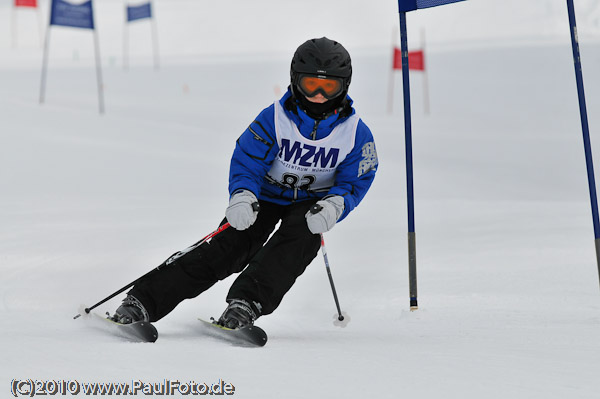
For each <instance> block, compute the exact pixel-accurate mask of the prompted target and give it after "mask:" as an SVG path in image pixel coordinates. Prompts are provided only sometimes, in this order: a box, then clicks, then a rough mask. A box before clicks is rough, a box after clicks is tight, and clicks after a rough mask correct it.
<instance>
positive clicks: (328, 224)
mask: <svg viewBox="0 0 600 399" xmlns="http://www.w3.org/2000/svg"><path fill="white" fill-rule="evenodd" d="M342 212H344V198H342V197H340V196H339V195H332V196H329V197H325V198H323V199H322V200H320V201H317V203H316V204H315V205H313V207H312V208H311V210H310V211H308V212H307V213H306V224H308V229H309V230H310V232H311V233H313V234H321V233H325V232H326V231H329V230H331V229H332V228H333V226H335V223H336V222H337V220H338V219H339V218H340V216H342Z"/></svg>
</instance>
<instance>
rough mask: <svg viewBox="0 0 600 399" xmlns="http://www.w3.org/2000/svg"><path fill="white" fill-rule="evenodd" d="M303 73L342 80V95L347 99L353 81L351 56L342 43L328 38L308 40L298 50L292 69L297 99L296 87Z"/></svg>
mask: <svg viewBox="0 0 600 399" xmlns="http://www.w3.org/2000/svg"><path fill="white" fill-rule="evenodd" d="M302 73H306V74H311V75H320V76H325V77H336V78H342V80H343V85H344V89H343V91H342V94H341V95H342V96H343V97H345V96H346V93H347V92H348V87H349V86H350V80H351V79H352V62H351V60H350V54H349V53H348V51H346V49H345V48H344V46H342V45H341V44H340V43H338V42H336V41H334V40H331V39H328V38H326V37H322V38H320V39H310V40H307V41H306V42H304V43H303V44H301V45H300V47H298V49H296V52H295V53H294V57H293V58H292V65H291V67H290V80H291V87H292V93H293V94H294V96H296V98H298V89H297V88H296V85H297V84H298V78H299V75H300V74H302Z"/></svg>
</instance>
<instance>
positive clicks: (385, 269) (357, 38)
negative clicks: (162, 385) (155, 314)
mask: <svg viewBox="0 0 600 399" xmlns="http://www.w3.org/2000/svg"><path fill="white" fill-rule="evenodd" d="M10 3H11V2H10V1H8V0H3V1H2V2H0V18H1V20H0V26H3V27H7V26H9V23H8V21H9V20H10V14H11V12H12V10H11V9H10V7H9V5H10ZM44 3H45V2H44ZM96 3H97V4H96V13H97V25H98V31H99V33H100V43H101V51H102V54H103V75H104V89H105V100H106V114H105V115H99V114H98V108H97V107H98V106H97V99H96V80H95V79H96V77H95V70H94V68H93V49H92V47H91V45H92V39H91V34H90V33H89V32H85V31H79V30H69V29H63V28H53V29H52V35H53V36H52V41H51V51H52V52H51V56H50V60H49V71H48V82H47V94H46V103H45V104H44V105H39V104H38V93H39V82H40V67H41V48H40V46H39V35H38V33H39V32H38V30H37V29H38V26H37V17H36V16H35V15H36V14H35V12H31V10H19V12H18V21H19V25H18V32H19V40H18V41H17V44H16V46H15V47H13V41H12V39H10V38H9V37H10V35H8V36H7V35H0V37H1V38H0V118H1V119H0V120H1V122H0V126H1V127H0V140H1V141H0V189H1V195H0V270H1V275H0V293H1V295H2V301H1V306H0V319H1V320H2V329H1V331H0V348H1V353H2V358H3V360H2V365H1V368H0V372H1V375H2V380H1V382H0V392H4V393H3V394H2V396H3V397H9V396H8V395H9V391H10V385H11V381H12V380H13V379H28V378H31V379H40V380H77V381H79V382H124V383H128V382H129V383H131V381H134V380H142V381H144V382H147V383H158V382H161V381H163V380H165V379H172V380H179V381H182V382H186V381H190V380H193V381H196V382H207V383H213V382H217V381H218V380H219V379H222V380H224V381H226V382H228V383H231V384H233V385H234V386H235V395H234V397H239V398H402V397H414V398H502V399H505V398H528V399H531V398H544V399H548V398H597V397H598V392H600V381H599V379H598V370H599V369H600V343H599V342H600V341H599V339H598V337H599V334H598V333H599V324H600V315H599V311H600V304H599V295H600V292H599V287H598V271H597V266H596V260H595V252H594V240H593V238H594V237H593V229H592V222H591V212H590V205H589V200H588V187H587V179H586V170H585V162H584V157H583V145H582V140H581V127H580V121H579V109H578V106H577V93H576V88H575V79H574V73H573V63H572V54H571V49H570V44H569V36H568V25H567V23H566V18H567V17H566V7H564V2H562V1H558V0H556V1H551V0H546V1H540V0H536V2H535V5H532V4H530V3H534V2H522V1H520V0H519V1H513V0H511V1H503V2H497V1H496V2H494V1H493V0H479V1H468V2H466V3H458V4H455V5H452V6H447V7H439V8H437V9H431V10H423V11H419V12H416V13H413V14H410V15H409V28H410V29H411V31H410V35H411V36H410V38H411V40H410V44H411V47H416V46H418V43H419V32H420V30H421V28H426V29H427V43H428V47H427V48H428V49H429V51H428V53H427V66H428V80H429V87H430V98H431V113H430V114H429V115H425V113H424V107H423V91H422V83H423V76H422V75H420V74H417V73H413V74H411V84H412V106H413V113H412V114H413V134H414V137H413V141H414V142H413V144H414V166H415V196H416V226H417V262H418V279H419V305H420V308H419V310H418V311H415V312H410V311H409V310H408V304H409V303H408V302H409V301H408V273H407V243H406V229H407V222H406V199H405V198H406V190H405V175H404V173H405V167H404V135H403V132H404V130H403V114H402V110H401V104H402V100H401V96H400V93H401V85H400V74H397V75H396V79H395V81H396V84H395V93H396V99H395V104H394V108H395V109H394V112H393V113H392V114H388V113H387V86H388V82H389V69H388V67H389V65H390V62H391V60H390V49H389V46H390V43H391V40H392V34H393V32H394V28H396V29H397V12H396V8H395V7H396V4H395V2H394V1H390V2H387V3H388V4H381V3H384V2H376V3H377V4H375V2H368V3H369V4H368V6H367V5H366V3H367V2H360V1H357V0H353V1H349V0H346V1H342V0H335V1H333V0H332V1H328V2H322V1H317V0H307V1H303V2H294V3H293V4H291V3H290V4H287V3H286V2H281V1H274V0H257V1H255V2H252V3H250V2H242V1H240V2H213V3H208V2H200V1H191V0H186V1H184V0H169V1H166V0H162V1H158V0H157V1H156V8H157V15H158V18H157V19H158V26H159V35H160V37H161V42H160V43H161V45H160V48H161V55H162V59H161V68H160V70H159V71H155V70H153V68H152V66H151V65H152V57H151V55H152V54H151V48H152V47H151V42H150V38H149V29H147V28H148V26H149V24H147V23H146V24H145V25H144V22H137V23H136V25H135V26H132V27H131V31H132V35H131V40H132V41H134V40H137V42H136V43H138V44H137V45H136V46H132V48H133V49H134V50H132V57H133V58H132V62H131V68H130V70H129V71H128V72H126V71H124V70H123V69H122V68H121V53H120V51H121V34H122V26H121V23H122V22H121V21H122V19H121V18H122V14H121V12H122V8H121V7H122V2H120V1H109V0H103V1H101V2H96ZM284 3H285V5H284ZM324 3H325V4H324ZM500 3H502V4H506V7H501V6H500V5H499V4H500ZM317 4H319V6H320V7H323V12H322V13H315V12H313V11H314V8H313V9H312V11H311V8H310V7H311V6H315V5H317ZM598 4H600V2H598V1H589V0H588V1H576V5H577V11H578V21H579V22H580V40H581V46H582V61H583V72H584V78H585V84H586V86H585V87H586V94H587V105H588V111H589V114H590V128H591V133H592V144H593V146H594V154H600V138H599V137H598V135H597V134H598V129H599V128H600V126H599V125H598V119H597V115H598V109H600V44H599V40H598V39H599V35H598V12H599V11H600V10H599V7H598ZM305 5H306V7H305ZM517 5H519V7H520V8H519V7H517ZM47 8H48V7H47V4H42V14H43V20H44V21H45V20H46V14H45V13H47ZM182 8H183V9H184V10H186V12H185V13H182V12H181V9H182ZM517 9H518V10H519V11H520V13H518V14H516V13H515V10H517ZM333 12H339V14H340V15H341V16H342V17H343V18H341V19H342V20H343V21H344V22H343V23H342V22H340V19H339V18H336V20H335V21H334V22H332V23H330V22H331V21H329V18H328V17H330V15H332V13H333ZM290 13H293V14H294V16H295V17H296V18H295V19H293V20H291V19H290ZM515 14H516V15H515ZM334 15H337V14H334ZM413 21H414V22H413ZM323 26H325V28H323ZM290 28H291V29H290ZM133 32H136V33H135V34H133ZM396 33H397V31H396ZM321 35H327V36H330V37H333V38H336V39H337V40H340V41H341V42H342V43H344V44H345V45H346V46H347V47H348V49H349V50H350V51H351V52H352V54H353V59H354V77H353V84H352V87H351V89H350V94H351V96H352V97H353V98H354V99H355V105H356V107H357V109H358V111H359V113H360V115H361V116H362V117H363V119H364V121H365V122H366V123H367V124H368V125H369V126H370V127H371V129H372V131H373V133H374V135H375V138H376V142H377V148H378V152H379V157H380V163H381V166H380V170H379V172H378V176H377V178H376V180H375V183H374V185H373V187H372V189H371V191H370V192H369V194H368V195H367V197H366V198H365V200H364V202H363V203H362V204H361V205H360V206H359V207H358V208H357V209H356V211H355V212H353V214H352V215H351V216H350V217H349V218H348V219H347V220H345V221H344V222H343V223H341V224H340V225H338V226H336V227H335V228H334V230H333V231H331V232H330V233H327V234H326V237H325V240H326V245H327V249H328V253H329V260H330V263H331V268H332V273H333V277H334V279H335V283H336V287H337V290H338V294H339V299H340V302H341V305H342V308H343V310H344V311H346V312H347V313H348V314H349V315H350V316H351V322H350V323H349V324H348V326H347V327H346V328H344V329H342V328H339V327H336V326H334V324H333V315H334V314H335V305H334V302H333V298H332V295H331V290H330V287H329V283H328V280H327V276H326V273H325V270H324V265H323V259H322V257H321V256H320V255H319V256H318V257H317V258H316V259H315V261H314V262H313V263H312V264H311V266H310V267H309V268H308V269H307V271H306V273H305V274H304V275H303V276H302V277H301V278H299V280H298V282H297V284H296V285H295V286H294V288H293V290H292V291H291V292H290V293H289V295H288V296H287V297H286V298H285V299H284V301H283V303H282V305H281V307H280V308H279V309H278V310H277V312H275V313H274V314H273V315H270V316H267V317H264V318H261V319H260V320H259V322H258V325H260V326H261V327H263V328H265V330H266V331H267V332H268V333H269V343H268V344H267V346H266V347H264V348H261V349H248V348H239V347H233V346H230V345H228V344H225V343H222V342H219V341H216V340H215V339H213V338H208V337H206V336H202V335H199V333H198V331H199V326H198V324H199V323H198V322H197V321H196V320H195V319H196V318H197V317H203V318H206V317H210V316H218V315H219V314H220V313H221V312H222V310H223V308H224V305H225V303H224V297H225V294H226V292H227V289H228V287H229V285H230V283H231V281H232V280H231V279H228V280H226V281H224V282H221V283H219V284H217V285H216V286H215V287H213V288H212V289H211V290H209V291H208V292H206V293H204V294H203V295H201V296H200V297H198V298H196V299H194V300H189V301H186V302H184V303H182V304H181V305H180V306H179V307H178V308H177V309H176V310H175V311H174V312H173V313H171V314H170V315H169V316H168V317H166V318H165V319H163V320H161V321H159V322H158V323H156V327H157V328H158V330H159V332H160V338H159V340H158V341H157V342H156V343H155V344H133V343H128V342H123V341H122V340H120V339H118V338H114V337H112V336H107V335H105V334H103V333H102V332H101V331H99V330H98V329H96V328H93V327H92V326H91V325H90V324H89V323H86V321H85V320H82V319H79V320H73V319H72V317H73V316H74V315H75V314H76V313H77V312H78V307H79V306H80V305H81V304H86V305H87V306H90V305H91V304H93V303H95V302H96V301H99V300H100V299H102V298H104V297H105V296H107V295H108V294H110V293H111V292H113V291H115V290H117V289H119V288H121V287H122V286H123V285H125V284H126V283H128V282H129V281H131V280H133V279H135V278H137V277H138V276H140V275H141V274H143V273H145V272H146V271H148V270H150V269H152V268H153V267H155V266H157V265H158V264H159V263H161V262H162V261H163V260H164V259H165V258H166V257H168V256H169V255H170V254H172V253H173V252H175V251H177V250H180V249H182V248H184V247H186V246H187V245H189V244H192V243H194V242H195V241H196V240H198V239H199V238H201V237H203V236H204V235H206V234H208V233H209V232H210V231H212V230H213V229H214V228H215V227H216V226H217V223H218V222H219V221H220V219H221V218H222V215H223V212H224V209H225V206H226V203H227V176H228V164H229V157H230V155H231V152H232V150H233V146H234V143H235V140H236V139H237V137H238V136H239V134H240V133H241V132H242V131H243V130H244V128H245V127H246V126H247V125H248V123H249V122H250V121H251V120H252V119H253V118H254V117H255V115H256V114H257V113H258V112H259V111H260V110H261V109H262V108H263V107H265V106H267V105H268V104H269V103H270V102H272V101H274V100H275V99H277V98H278V97H279V96H280V94H281V92H282V91H283V90H285V87H286V86H287V82H288V78H289V75H288V68H289V60H290V58H291V55H292V53H293V50H294V49H295V47H296V46H297V45H298V44H300V43H301V42H302V41H303V40H305V39H306V38H308V37H316V36H321ZM267 39H268V40H267ZM120 298H121V297H120V296H119V298H115V299H113V300H111V301H109V302H108V303H107V304H105V305H103V306H101V307H100V308H99V311H100V312H105V311H112V310H114V308H115V307H116V306H117V305H118V303H119V299H120ZM81 396H83V394H81ZM104 397H106V396H104Z"/></svg>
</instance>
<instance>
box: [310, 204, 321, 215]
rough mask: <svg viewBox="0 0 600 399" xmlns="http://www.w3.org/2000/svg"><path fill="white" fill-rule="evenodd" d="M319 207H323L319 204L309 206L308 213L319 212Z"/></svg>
mask: <svg viewBox="0 0 600 399" xmlns="http://www.w3.org/2000/svg"><path fill="white" fill-rule="evenodd" d="M321 209H323V207H322V206H321V205H319V204H314V205H313V206H311V207H310V213H312V214H313V215H314V214H315V213H319V212H321Z"/></svg>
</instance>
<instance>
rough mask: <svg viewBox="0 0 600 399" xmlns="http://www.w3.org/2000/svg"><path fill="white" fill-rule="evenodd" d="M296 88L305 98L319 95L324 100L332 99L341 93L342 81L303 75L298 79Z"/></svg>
mask: <svg viewBox="0 0 600 399" xmlns="http://www.w3.org/2000/svg"><path fill="white" fill-rule="evenodd" d="M298 87H299V88H300V90H301V91H302V94H304V95H305V96H307V97H314V96H316V95H317V94H318V93H321V94H322V95H323V96H325V98H327V99H332V98H334V97H337V96H339V95H340V93H341V92H342V80H341V79H337V78H320V77H318V76H309V75H305V76H301V77H300V80H299V81H298Z"/></svg>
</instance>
